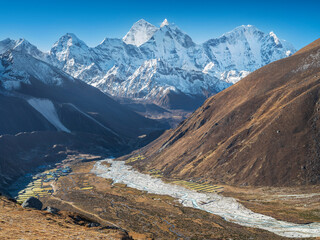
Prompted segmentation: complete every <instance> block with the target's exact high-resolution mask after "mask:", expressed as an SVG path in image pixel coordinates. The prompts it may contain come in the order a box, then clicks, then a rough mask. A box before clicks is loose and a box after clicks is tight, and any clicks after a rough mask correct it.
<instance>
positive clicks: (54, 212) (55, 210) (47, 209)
mask: <svg viewBox="0 0 320 240" xmlns="http://www.w3.org/2000/svg"><path fill="white" fill-rule="evenodd" d="M44 210H45V211H47V212H49V213H52V214H58V212H59V211H60V210H59V209H58V208H54V207H50V206H48V207H46V208H45V209H44Z"/></svg>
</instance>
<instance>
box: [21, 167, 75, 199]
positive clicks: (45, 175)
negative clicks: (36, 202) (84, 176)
mask: <svg viewBox="0 0 320 240" xmlns="http://www.w3.org/2000/svg"><path fill="white" fill-rule="evenodd" d="M70 172H71V169H70V168H69V167H63V166H61V165H57V168H54V169H51V170H47V171H44V172H42V173H38V174H36V175H35V176H33V177H32V179H33V181H31V182H30V183H29V184H28V185H27V186H26V187H25V188H24V189H22V190H20V191H19V192H18V194H17V196H16V197H15V198H16V200H17V202H19V203H23V202H24V201H25V200H26V199H28V198H29V197H36V198H42V197H48V196H50V195H51V194H52V193H53V188H52V185H51V184H52V182H53V181H56V180H58V179H59V177H61V176H66V175H68V174H69V173H70Z"/></svg>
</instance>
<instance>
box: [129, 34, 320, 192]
mask: <svg viewBox="0 0 320 240" xmlns="http://www.w3.org/2000/svg"><path fill="white" fill-rule="evenodd" d="M319 96H320V41H319V40H317V41H315V42H313V43H312V44H311V45H310V46H307V47H305V48H304V49H302V50H301V51H299V52H298V53H297V54H295V55H293V56H291V57H288V58H286V59H282V60H280V61H277V62H274V63H271V64H269V65H267V66H265V67H263V68H261V69H259V70H257V71H255V72H253V73H252V74H250V75H249V76H248V77H246V78H244V79H243V80H241V81H240V82H238V83H237V84H235V85H233V86H232V87H230V88H228V89H226V90H224V91H222V92H220V93H218V94H217V95H215V96H213V97H211V98H209V99H208V100H207V101H206V102H205V103H204V104H203V106H202V107H200V108H199V109H198V110H196V111H195V112H194V113H193V114H192V115H191V116H190V117H189V118H188V119H187V120H185V121H184V122H183V123H181V124H180V125H179V126H178V127H177V128H176V129H175V130H171V131H167V132H166V133H164V134H163V135H162V136H161V137H160V138H159V139H158V140H156V141H154V142H153V143H151V144H149V145H148V146H147V147H145V148H143V149H142V150H140V153H143V154H144V155H145V156H146V157H147V158H146V159H145V160H143V161H137V162H136V163H135V164H136V166H137V167H139V168H140V169H142V170H143V169H152V168H156V169H159V170H162V171H163V172H164V175H165V176H167V177H178V178H186V179H196V180H201V179H202V180H211V181H213V182H220V183H227V184H236V185H238V184H239V185H269V186H279V185H287V186H289V185H302V184H316V183H319V182H320V129H319V128H320V120H319V117H320V99H319Z"/></svg>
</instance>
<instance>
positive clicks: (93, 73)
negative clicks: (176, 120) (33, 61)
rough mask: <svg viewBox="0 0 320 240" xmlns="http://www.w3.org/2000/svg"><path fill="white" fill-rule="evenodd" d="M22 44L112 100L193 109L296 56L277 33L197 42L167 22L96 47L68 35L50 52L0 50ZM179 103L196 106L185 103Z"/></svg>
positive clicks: (237, 33) (144, 25)
mask: <svg viewBox="0 0 320 240" xmlns="http://www.w3.org/2000/svg"><path fill="white" fill-rule="evenodd" d="M19 41H20V42H21V41H22V42H24V43H25V45H28V46H27V47H26V50H25V51H26V52H27V53H30V54H31V55H32V56H34V57H36V58H38V59H41V60H44V61H46V62H48V63H50V64H52V65H54V66H56V67H58V68H59V69H62V70H63V71H65V72H66V73H68V74H70V75H72V76H73V77H76V78H79V79H81V80H83V81H85V82H87V83H89V84H91V85H93V86H95V87H98V88H99V89H100V90H102V91H103V92H105V93H108V94H111V95H112V96H115V97H121V98H129V99H134V100H140V101H141V100H142V101H144V102H149V103H150V102H153V103H156V104H158V105H162V106H164V107H166V108H178V109H188V110H189V109H190V108H191V109H195V107H197V106H199V105H200V104H201V103H202V102H203V100H204V99H205V98H207V97H208V96H210V95H213V94H215V93H217V92H220V91H221V90H223V89H225V88H227V87H229V86H230V85H232V84H233V83H235V82H237V81H239V80H240V79H241V78H243V77H245V76H246V75H248V74H249V73H250V72H252V71H254V70H256V69H258V68H260V67H262V66H264V65H266V64H268V63H270V62H272V61H275V60H278V59H281V58H284V57H287V56H290V55H291V54H293V53H294V52H295V49H294V48H293V47H292V46H291V44H289V43H287V42H286V41H284V40H280V39H279V38H278V37H277V36H276V35H275V34H274V33H273V32H271V33H269V34H265V33H263V32H262V31H260V30H259V29H257V28H256V27H254V26H251V25H247V26H240V27H238V28H235V29H234V30H232V31H231V32H228V33H226V34H224V35H222V36H221V37H219V38H214V39H210V40H208V41H206V42H205V43H203V44H196V43H194V42H193V40H192V38H191V37H190V36H189V35H187V34H186V33H184V32H183V31H182V30H181V29H180V28H179V27H178V26H176V25H175V24H172V23H169V22H168V21H167V20H165V21H164V22H163V23H162V24H161V26H160V28H157V27H155V26H153V25H152V24H150V23H148V22H146V21H145V20H143V19H142V20H140V21H138V22H137V23H135V24H134V25H133V26H132V28H131V29H130V31H129V32H128V33H127V34H126V36H125V37H124V38H123V39H110V38H106V39H105V40H104V41H103V42H102V43H100V44H99V45H98V46H96V47H88V46H87V45H86V44H85V43H84V42H83V41H81V40H80V39H78V38H77V37H76V36H75V35H74V34H71V33H68V34H66V35H64V36H62V37H61V38H60V39H59V40H58V41H57V42H56V43H55V44H54V45H53V47H52V49H51V50H50V51H49V53H41V52H40V51H39V50H38V49H37V48H36V47H34V46H32V45H31V44H29V43H28V44H27V42H26V41H25V40H18V41H13V40H10V39H6V40H4V41H2V42H0V52H1V51H4V50H7V49H15V48H18V47H19V46H20V48H21V44H20V45H19ZM30 45H31V46H32V47H31V46H30ZM172 95H174V96H176V97H172ZM176 99H178V101H181V99H188V101H190V100H191V101H195V102H197V104H194V105H195V106H189V105H188V104H184V105H181V104H177V103H176V101H177V100H176ZM195 99H196V100H195Z"/></svg>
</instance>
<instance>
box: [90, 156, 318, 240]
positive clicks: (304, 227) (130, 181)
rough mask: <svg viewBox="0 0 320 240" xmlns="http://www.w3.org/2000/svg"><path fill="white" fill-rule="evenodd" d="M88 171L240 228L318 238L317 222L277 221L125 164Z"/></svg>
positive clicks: (108, 160)
mask: <svg viewBox="0 0 320 240" xmlns="http://www.w3.org/2000/svg"><path fill="white" fill-rule="evenodd" d="M103 161H105V162H108V163H110V164H111V166H110V167H108V166H106V165H104V164H101V163H102V162H103ZM91 172H92V173H94V174H96V175H97V176H99V177H103V178H108V179H112V180H113V182H114V183H123V184H126V185H127V186H128V187H131V188H135V189H138V190H142V191H146V192H148V193H153V194H159V195H169V196H171V197H174V198H176V199H178V200H179V201H180V202H181V204H182V205H184V206H186V207H193V208H197V209H201V210H203V211H206V212H209V213H212V214H215V215H218V216H221V217H222V218H224V219H225V220H226V221H229V222H234V223H237V224H239V225H242V226H246V227H254V228H260V229H264V230H267V231H270V232H273V233H275V234H277V235H280V236H284V237H293V238H307V237H320V223H310V224H296V223H290V222H285V221H279V220H276V219H274V218H272V217H269V216H266V215H263V214H259V213H255V212H253V211H251V210H249V209H247V208H245V207H244V206H243V205H241V204H240V203H238V202H237V201H236V200H235V199H234V198H230V197H223V196H221V195H218V194H215V193H199V192H196V191H193V190H189V189H186V188H184V187H182V186H178V185H175V184H170V183H165V182H163V181H162V180H161V179H159V178H154V177H151V176H150V175H147V174H143V173H140V172H138V171H136V170H134V169H133V168H132V167H131V166H129V165H125V162H124V161H113V160H112V159H105V160H101V161H98V162H97V163H96V164H95V165H94V167H93V169H92V170H91Z"/></svg>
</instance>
